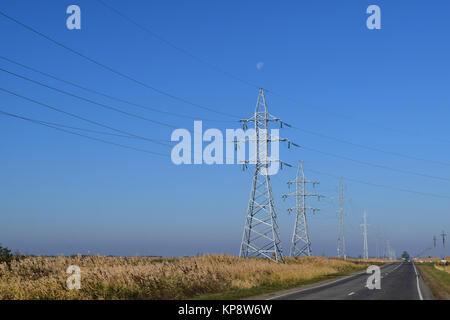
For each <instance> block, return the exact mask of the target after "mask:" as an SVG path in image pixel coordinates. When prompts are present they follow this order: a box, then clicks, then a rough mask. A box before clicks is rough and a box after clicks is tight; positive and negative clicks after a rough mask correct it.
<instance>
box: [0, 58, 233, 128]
mask: <svg viewBox="0 0 450 320" xmlns="http://www.w3.org/2000/svg"><path fill="white" fill-rule="evenodd" d="M0 59H3V60H5V61H8V62H9V63H12V64H15V65H17V66H20V67H22V68H24V69H27V70H30V71H33V72H35V73H38V74H40V75H43V76H45V77H48V78H51V79H53V80H56V81H59V82H61V83H64V84H68V85H70V86H73V87H75V88H78V89H82V90H84V91H86V92H90V93H94V94H96V95H99V96H102V97H105V98H108V99H111V100H114V101H118V102H121V103H126V104H129V105H131V106H134V107H138V108H141V109H145V110H148V111H152V112H157V113H161V114H166V115H170V116H174V117H180V118H185V119H190V120H199V119H198V118H197V117H193V116H190V115H186V114H181V113H176V112H170V111H164V110H161V109H158V108H155V107H149V106H144V105H141V104H138V103H135V102H131V101H129V100H125V99H122V98H118V97H115V96H111V95H109V94H106V93H103V92H100V91H98V90H94V89H90V88H88V87H85V86H82V85H79V84H76V83H74V82H72V81H68V80H64V79H62V78H60V77H57V76H54V75H51V74H49V73H47V72H44V71H41V70H38V69H36V68H33V67H30V66H27V65H24V64H23V63H20V62H18V61H14V60H12V59H10V58H7V57H4V56H0ZM201 120H204V121H213V122H234V121H233V120H215V119H201Z"/></svg>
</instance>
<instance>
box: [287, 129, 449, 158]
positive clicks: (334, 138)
mask: <svg viewBox="0 0 450 320" xmlns="http://www.w3.org/2000/svg"><path fill="white" fill-rule="evenodd" d="M291 128H292V129H295V130H299V131H302V132H305V133H307V134H310V135H314V136H318V137H321V138H324V139H329V140H333V141H337V142H340V143H344V144H348V145H351V146H355V147H358V148H363V149H366V150H371V151H376V152H380V153H384V154H390V155H393V156H397V157H402V158H405V159H411V160H417V161H424V162H429V163H434V164H440V165H443V166H450V163H448V162H442V161H437V160H430V159H425V158H420V157H414V156H411V155H407V154H403V153H399V152H393V151H386V150H383V149H379V148H375V147H371V146H367V145H362V144H358V143H354V142H351V141H348V140H343V139H339V138H336V137H332V136H328V135H325V134H323V133H318V132H314V131H311V130H306V129H302V128H299V127H296V126H291Z"/></svg>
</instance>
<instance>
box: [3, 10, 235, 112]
mask: <svg viewBox="0 0 450 320" xmlns="http://www.w3.org/2000/svg"><path fill="white" fill-rule="evenodd" d="M0 15H2V16H3V17H5V18H7V19H8V20H10V21H12V22H14V23H16V24H18V25H20V26H21V27H23V28H25V29H27V30H29V31H31V32H33V33H35V34H37V35H38V36H40V37H42V38H44V39H46V40H48V41H50V42H52V43H54V44H56V45H57V46H59V47H61V48H63V49H65V50H67V51H70V52H72V53H73V54H75V55H78V56H79V57H81V58H83V59H85V60H88V61H89V62H91V63H93V64H95V65H97V66H99V67H101V68H103V69H105V70H108V71H110V72H112V73H114V74H116V75H118V76H120V77H122V78H124V79H127V80H130V81H132V82H134V83H136V84H139V85H141V86H143V87H145V88H147V89H150V90H153V91H154V92H156V93H158V94H161V95H164V96H166V97H169V98H171V99H173V100H177V101H180V102H182V103H184V104H187V105H190V106H193V107H196V108H200V109H204V110H207V111H210V112H213V113H217V114H220V115H223V116H227V117H232V118H240V117H239V116H236V115H233V114H230V113H227V112H223V111H217V110H215V109H212V108H209V107H206V106H203V105H200V104H197V103H194V102H191V101H189V100H187V99H184V98H181V97H179V96H176V95H174V94H171V93H168V92H166V91H163V90H161V89H158V88H156V87H153V86H151V85H149V84H147V83H145V82H143V81H140V80H137V79H135V78H133V77H131V76H129V75H127V74H125V73H123V72H121V71H118V70H116V69H114V68H112V67H110V66H107V65H106V64H104V63H102V62H100V61H98V60H95V59H93V58H90V57H88V56H87V55H85V54H83V53H81V52H79V51H77V50H75V49H72V48H70V47H69V46H67V45H65V44H63V43H61V42H59V41H57V40H55V39H53V38H51V37H50V36H48V35H46V34H44V33H42V32H40V31H38V30H36V29H34V28H32V27H30V26H28V25H26V24H24V23H22V22H20V21H19V20H17V19H15V18H13V17H11V16H9V15H7V14H6V13H4V12H3V11H0Z"/></svg>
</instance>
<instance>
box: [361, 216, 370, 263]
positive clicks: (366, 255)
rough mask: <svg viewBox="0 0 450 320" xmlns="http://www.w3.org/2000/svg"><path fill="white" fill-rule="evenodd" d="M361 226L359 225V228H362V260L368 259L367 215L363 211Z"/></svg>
mask: <svg viewBox="0 0 450 320" xmlns="http://www.w3.org/2000/svg"><path fill="white" fill-rule="evenodd" d="M363 221H364V222H363V224H362V225H361V227H363V237H364V253H363V255H364V259H366V260H367V259H369V246H368V244H367V226H368V224H367V214H366V211H364V218H363Z"/></svg>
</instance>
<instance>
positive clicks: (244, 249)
mask: <svg viewBox="0 0 450 320" xmlns="http://www.w3.org/2000/svg"><path fill="white" fill-rule="evenodd" d="M240 121H241V122H242V123H243V127H244V129H246V128H247V124H248V123H253V124H254V127H255V131H254V134H253V136H252V137H250V138H249V139H247V138H246V140H245V141H244V142H247V141H249V142H253V144H254V148H255V153H254V155H253V157H249V159H248V160H244V161H243V163H244V167H246V166H247V164H248V163H251V164H254V165H255V172H254V175H253V179H252V188H251V192H250V199H249V203H248V209H247V215H246V219H245V225H244V232H243V235H242V242H241V248H240V252H239V256H240V257H262V258H268V259H270V260H273V261H275V262H284V257H283V252H282V248H281V240H280V232H279V229H278V222H277V213H276V211H275V205H274V200H273V195H272V187H271V184H270V174H269V167H270V165H271V164H272V163H273V162H277V163H278V165H280V166H281V167H282V165H283V162H281V161H280V160H279V159H271V158H269V156H268V152H269V142H277V143H278V142H280V141H288V140H287V139H280V138H278V137H272V134H271V133H269V123H270V122H279V123H280V127H282V125H283V124H286V123H284V122H282V121H281V120H280V119H278V118H276V117H274V116H272V115H271V114H269V113H268V112H267V105H266V99H265V97H264V90H263V89H262V88H261V89H259V95H258V100H257V103H256V109H255V113H254V115H253V116H252V117H251V118H249V119H244V120H240ZM287 126H289V125H287ZM235 142H243V141H235ZM288 143H289V146H290V144H291V143H290V142H288ZM294 145H295V144H294ZM251 158H253V159H251ZM286 165H287V164H286ZM288 166H289V165H288Z"/></svg>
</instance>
